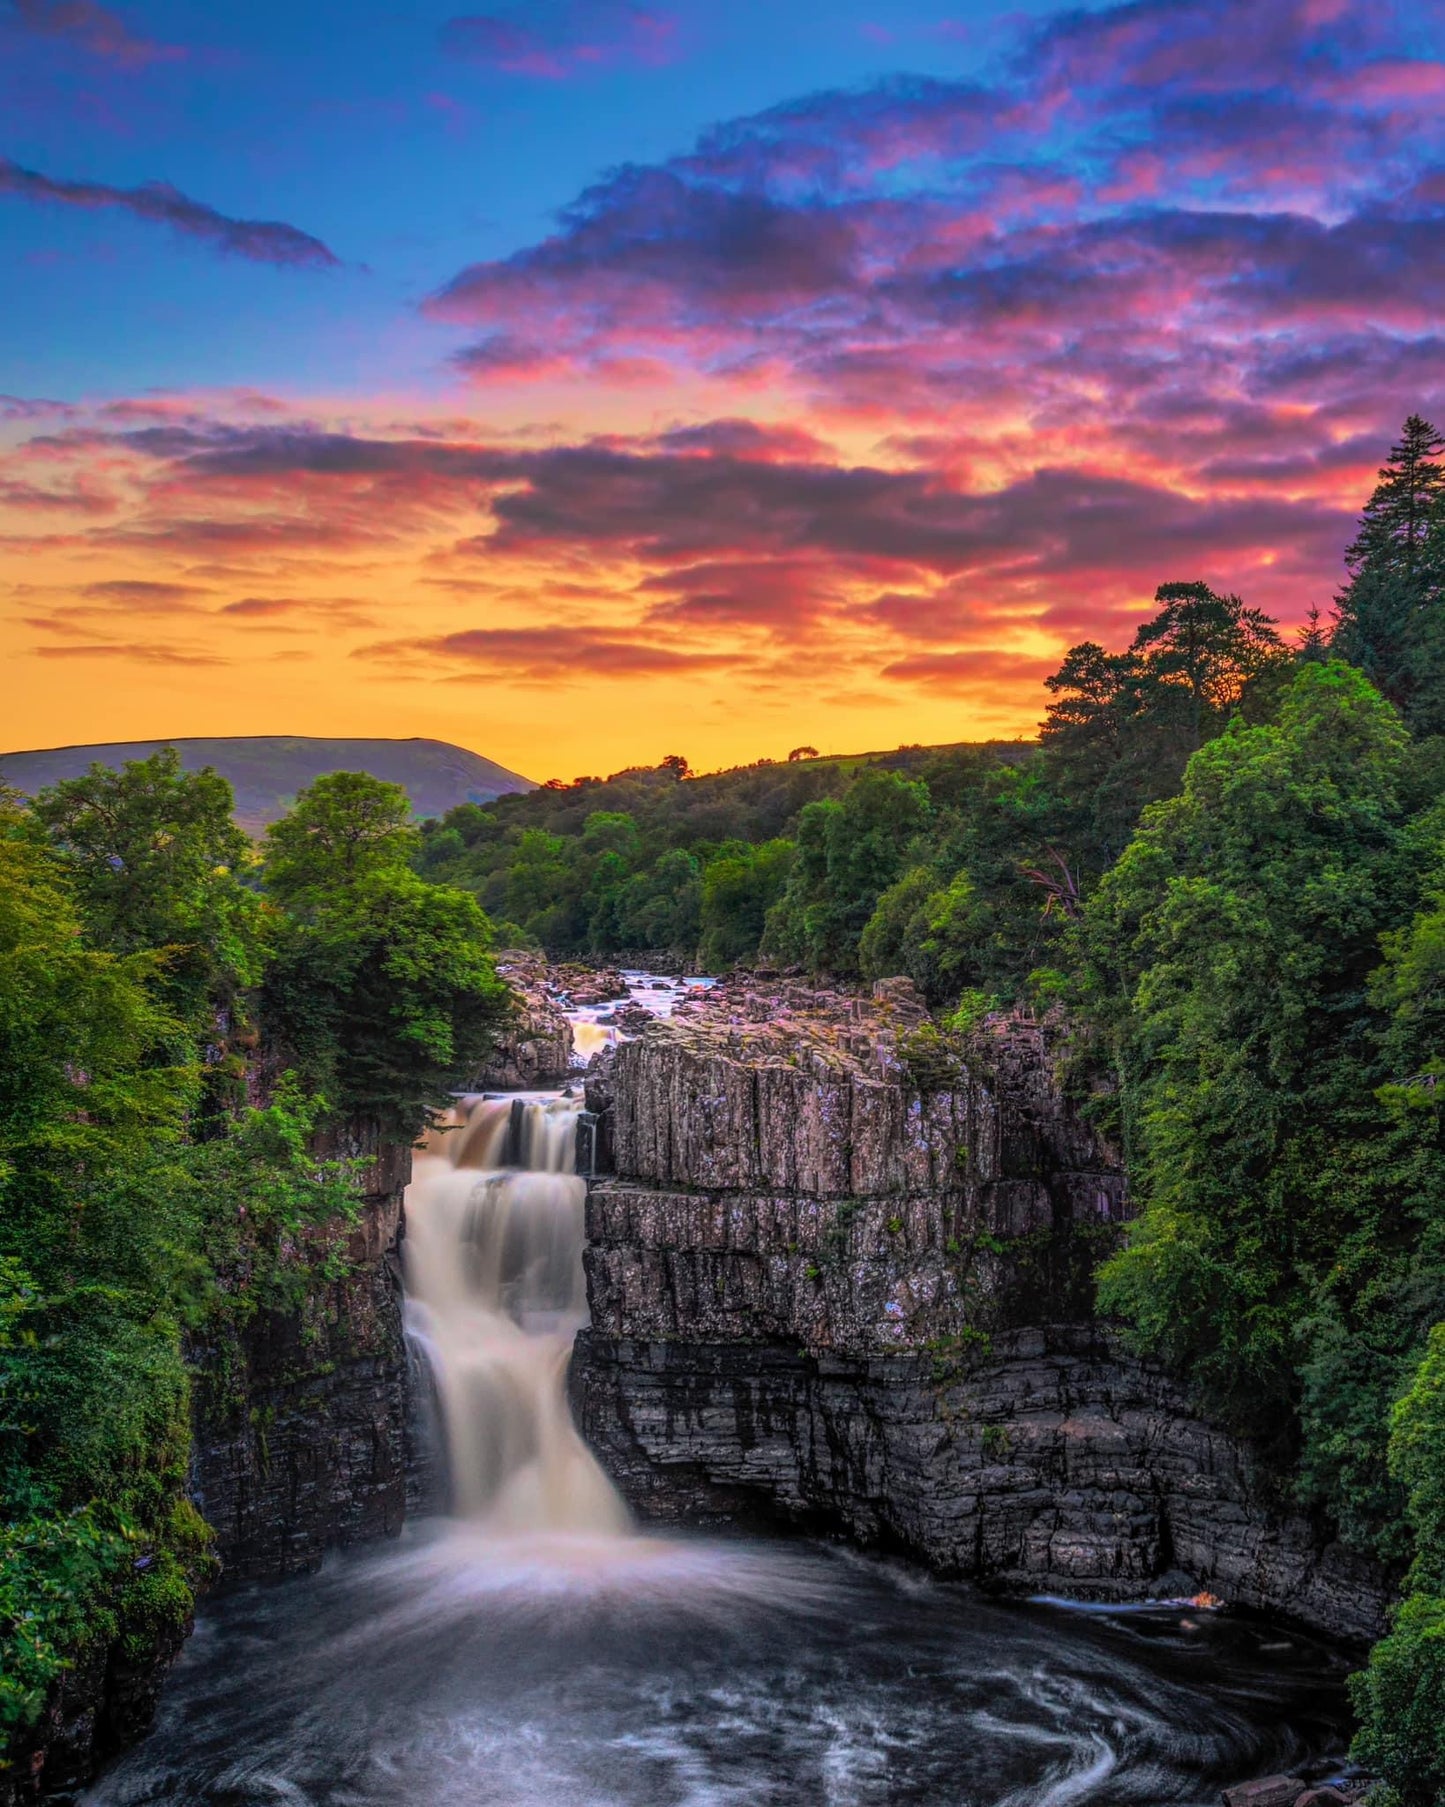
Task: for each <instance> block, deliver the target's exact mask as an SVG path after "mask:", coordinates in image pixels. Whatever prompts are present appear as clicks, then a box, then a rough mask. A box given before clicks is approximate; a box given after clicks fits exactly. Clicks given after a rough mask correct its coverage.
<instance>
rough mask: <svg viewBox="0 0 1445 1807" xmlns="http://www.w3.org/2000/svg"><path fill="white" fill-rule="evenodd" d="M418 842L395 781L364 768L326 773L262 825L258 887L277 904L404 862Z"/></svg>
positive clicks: (402, 793)
mask: <svg viewBox="0 0 1445 1807" xmlns="http://www.w3.org/2000/svg"><path fill="white" fill-rule="evenodd" d="M420 848H421V836H420V833H419V831H418V830H417V829H416V828H415V827H414V826H413V824H412V820H411V802H410V799H409V798H408V797H407V794H406V791H405V790H404V789H403V787H402V786H401V785H399V784H388V783H387V782H386V781H385V780H384V779H381V778H373V777H372V776H371V774H370V773H369V772H328V773H327V774H326V775H325V776H324V777H321V778H318V779H316V781H315V782H314V783H313V784H309V785H308V786H307V787H306V789H305V790H303V791H302V792H301V794H300V795H299V796H298V797H297V799H296V803H295V807H294V808H293V809H291V811H290V812H289V813H288V814H286V815H284V816H282V817H281V819H280V821H278V822H273V823H272V824H271V826H270V828H268V829H267V831H266V843H265V861H266V865H265V872H266V889H267V890H268V891H269V892H270V894H271V895H272V896H273V897H275V898H277V899H278V900H279V901H280V902H282V903H290V902H292V901H295V900H299V899H302V898H304V897H305V896H306V895H307V894H308V893H313V892H314V893H320V892H324V891H328V890H334V889H336V888H337V887H338V886H343V885H351V884H355V883H356V882H357V881H358V880H359V879H362V878H365V877H366V876H367V874H368V873H371V872H381V871H386V870H390V869H395V868H397V867H399V866H405V865H406V864H407V862H408V861H409V860H411V859H412V858H413V857H415V856H416V855H417V854H418V852H419V851H420Z"/></svg>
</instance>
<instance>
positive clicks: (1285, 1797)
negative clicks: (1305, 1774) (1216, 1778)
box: [1224, 1776, 1305, 1807]
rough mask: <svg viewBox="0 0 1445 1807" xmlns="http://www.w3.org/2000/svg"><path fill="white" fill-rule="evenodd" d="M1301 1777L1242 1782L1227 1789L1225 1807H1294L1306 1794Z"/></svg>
mask: <svg viewBox="0 0 1445 1807" xmlns="http://www.w3.org/2000/svg"><path fill="white" fill-rule="evenodd" d="M1304 1786H1305V1785H1304V1782H1303V1781H1302V1779H1301V1778H1300V1777H1299V1776H1264V1777H1263V1778H1261V1780H1259V1781H1257V1782H1241V1783H1240V1784H1239V1786H1238V1787H1237V1788H1226V1789H1225V1791H1224V1807H1294V1804H1295V1801H1296V1799H1297V1798H1298V1797H1299V1796H1300V1795H1301V1794H1302V1793H1303V1792H1304Z"/></svg>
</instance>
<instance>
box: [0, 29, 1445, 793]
mask: <svg viewBox="0 0 1445 1807" xmlns="http://www.w3.org/2000/svg"><path fill="white" fill-rule="evenodd" d="M465 3H466V0H450V4H447V3H445V0H443V3H439V4H431V3H430V0H423V3H421V4H411V5H408V6H406V7H395V6H383V5H380V4H376V3H375V0H345V3H344V4H343V3H341V0H309V3H308V4H305V5H299V6H298V5H296V4H295V0H291V3H290V4H287V5H282V4H280V3H279V0H249V3H248V4H246V5H241V4H237V3H235V0H211V4H209V5H207V6H206V7H204V8H202V7H197V6H195V5H194V4H182V3H181V0H121V3H120V4H118V5H116V6H110V5H103V4H101V3H100V0H0V656H3V659H4V677H5V682H4V684H3V687H0V748H8V749H12V750H13V749H18V748H22V747H38V746H54V745H61V744H66V743H70V742H77V741H105V740H120V739H144V738H157V737H164V736H184V735H217V734H326V735H398V736H401V735H414V734H419V735H431V736H435V737H437V738H439V739H444V740H451V741H455V742H457V743H459V744H461V745H464V746H468V747H471V748H473V749H475V750H476V751H478V752H481V753H483V754H486V755H487V756H489V757H491V758H494V759H498V760H500V761H501V762H502V763H503V764H505V765H508V766H510V767H512V768H513V769H515V770H519V771H522V772H525V773H527V774H528V775H530V776H533V777H536V778H539V779H541V778H547V777H562V778H569V777H572V776H575V775H577V774H580V773H606V772H610V771H613V770H616V769H618V768H620V767H622V766H624V765H628V764H635V763H653V762H655V761H656V760H658V759H660V758H661V757H663V756H664V755H666V754H672V753H681V754H683V755H684V756H685V757H687V758H688V759H690V760H691V762H692V764H693V766H694V767H695V768H697V769H700V770H701V769H713V768H717V767H722V766H728V765H733V764H739V763H745V762H747V761H751V760H753V759H756V758H760V757H768V758H781V757H784V756H785V755H786V754H787V752H788V751H789V750H790V749H791V748H793V747H796V746H799V745H811V746H814V747H817V748H819V749H821V750H823V751H825V752H827V751H840V752H841V751H850V750H852V751H856V750H864V749H869V748H883V747H893V746H898V745H902V744H910V743H915V742H925V743H936V742H948V741H958V740H967V739H978V738H983V737H986V736H990V735H1015V734H1029V733H1032V732H1033V731H1034V728H1035V725H1036V724H1037V722H1038V720H1039V717H1040V715H1041V713H1042V709H1043V706H1044V703H1045V702H1046V700H1047V693H1046V692H1045V690H1044V688H1043V680H1044V678H1045V677H1046V676H1047V674H1048V673H1049V672H1051V671H1053V670H1054V669H1056V667H1057V665H1058V663H1059V660H1060V658H1061V656H1062V654H1063V653H1064V651H1065V650H1066V649H1067V648H1068V647H1069V646H1070V645H1072V644H1074V643H1076V642H1078V641H1080V640H1086V639H1092V640H1098V641H1101V642H1102V643H1103V644H1105V645H1106V646H1108V647H1110V648H1117V647H1122V646H1123V645H1125V644H1127V642H1128V640H1129V638H1130V637H1131V635H1132V633H1133V631H1134V628H1135V626H1136V625H1137V624H1138V622H1139V621H1140V620H1141V619H1143V618H1144V617H1145V616H1147V614H1148V613H1149V610H1150V599H1151V598H1152V595H1153V592H1154V590H1155V588H1156V586H1157V585H1158V584H1160V583H1163V582H1169V581H1177V580H1189V579H1196V578H1202V579H1204V580H1205V581H1207V582H1209V583H1210V584H1212V585H1214V587H1215V588H1217V589H1225V590H1231V591H1235V592H1237V593H1239V594H1241V595H1242V596H1244V598H1245V599H1246V601H1248V602H1249V603H1251V604H1257V605H1261V606H1263V607H1265V608H1268V609H1269V610H1271V611H1272V612H1274V613H1275V614H1276V615H1278V616H1279V617H1280V619H1281V620H1282V621H1283V622H1284V623H1286V624H1287V625H1289V626H1291V627H1293V626H1296V625H1298V624H1300V623H1301V622H1303V621H1304V619H1305V618H1306V615H1307V613H1308V611H1309V610H1310V609H1311V608H1312V607H1319V608H1321V609H1324V610H1325V611H1328V609H1329V606H1330V602H1331V598H1332V597H1333V595H1334V593H1335V591H1336V589H1337V588H1338V585H1339V582H1340V580H1341V577H1342V574H1343V568H1342V553H1343V550H1344V547H1345V546H1346V544H1347V543H1348V541H1349V539H1350V537H1351V533H1352V528H1353V522H1354V519H1355V517H1356V515H1357V514H1358V511H1359V508H1360V505H1361V503H1362V502H1363V500H1364V499H1365V497H1366V496H1367V495H1368V493H1369V489H1370V487H1371V484H1372V482H1373V480H1374V473H1375V470H1376V467H1377V466H1378V465H1379V463H1380V461H1381V459H1382V458H1383V457H1384V456H1385V455H1386V453H1387V451H1388V448H1389V444H1390V442H1391V439H1392V438H1393V437H1395V436H1396V435H1397V433H1398V429H1399V425H1400V423H1401V421H1402V420H1403V419H1404V417H1405V415H1406V414H1408V413H1410V412H1412V411H1419V412H1423V413H1425V414H1426V415H1427V416H1430V417H1432V418H1435V419H1437V420H1439V419H1440V417H1441V416H1442V415H1445V0H1393V3H1392V0H1368V3H1359V0H1129V3H1126V4H1123V5H1103V4H1095V5H1090V6H1076V7H1071V8H1068V9H1060V8H1058V7H1056V6H1053V5H1050V4H1046V3H1044V0H1038V3H1036V4H1024V5H1021V4H1019V3H1018V0H1009V4H1007V5H1004V4H994V3H993V0H889V4H888V5H887V6H881V5H879V4H878V3H877V0H826V3H824V0H766V3H765V0H728V3H727V4H726V5H724V4H720V3H718V0H708V3H703V0H656V4H648V5H646V6H641V5H632V4H619V3H614V0H524V3H523V4H518V5H504V4H502V3H501V0H496V3H495V4H494V5H492V4H491V0H481V3H482V4H483V5H488V6H489V10H482V11H471V12H468V11H463V10H460V7H461V6H463V5H464V4H465Z"/></svg>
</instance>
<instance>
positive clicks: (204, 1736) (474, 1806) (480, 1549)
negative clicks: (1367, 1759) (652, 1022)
mask: <svg viewBox="0 0 1445 1807" xmlns="http://www.w3.org/2000/svg"><path fill="white" fill-rule="evenodd" d="M670 1001H671V1000H670V998H668V999H666V1000H659V1002H661V1003H664V1004H665V1003H667V1002H670ZM580 1108H581V1107H580V1099H579V1098H578V1097H577V1096H576V1095H575V1094H574V1093H572V1092H562V1093H549V1094H541V1093H533V1094H524V1095H520V1096H515V1097H506V1096H486V1097H478V1098H470V1099H464V1100H462V1101H461V1102H460V1103H459V1105H458V1109H457V1112H456V1113H455V1121H454V1123H453V1124H452V1126H451V1127H449V1128H448V1129H446V1130H444V1131H442V1132H440V1133H439V1134H434V1135H433V1136H432V1137H431V1138H430V1139H429V1141H428V1144H427V1146H426V1147H425V1149H424V1150H423V1151H422V1153H420V1154H419V1156H418V1158H417V1162H416V1167H415V1173H414V1178H413V1182H412V1186H411V1188H410V1190H409V1192H408V1194H407V1200H406V1222H407V1234H406V1239H405V1245H404V1260H405V1272H406V1287H407V1304H406V1309H407V1321H408V1331H409V1335H410V1337H411V1339H412V1342H413V1346H414V1348H415V1349H416V1350H417V1351H418V1352H419V1353H420V1354H421V1355H422V1356H423V1358H424V1360H425V1363H426V1366H427V1368H428V1370H429V1371H430V1375H431V1377H432V1382H433V1386H434V1391H435V1396H436V1402H437V1407H438V1410H437V1413H436V1417H437V1420H438V1432H439V1437H440V1441H441V1443H442V1444H443V1446H444V1453H445V1469H446V1474H447V1479H448V1488H449V1515H448V1516H446V1517H440V1518H436V1519H432V1520H430V1521H423V1522H422V1523H420V1524H416V1525H413V1526H411V1527H409V1528H408V1531H407V1533H406V1535H405V1536H404V1537H403V1538H402V1539H401V1540H400V1541H399V1542H398V1543H397V1544H395V1545H391V1546H389V1547H387V1548H386V1549H384V1550H380V1551H377V1550H372V1551H370V1552H367V1553H364V1554H352V1555H348V1556H345V1557H340V1558H334V1559H333V1560H331V1561H330V1562H328V1564H327V1566H326V1568H325V1569H324V1570H323V1572H322V1573H321V1574H319V1575H316V1576H313V1577H310V1578H307V1579H305V1580H301V1581H296V1580H292V1581H288V1582H286V1583H284V1584H279V1585H271V1586H267V1587H252V1588H249V1589H247V1590H245V1591H242V1592H238V1593H234V1594H231V1595H229V1596H223V1597H221V1598H219V1599H217V1600H215V1601H214V1602H212V1603H210V1604H208V1605H207V1607H206V1608H205V1610H204V1611H203V1612H202V1614H201V1615H200V1617H199V1619H198V1622H197V1626H196V1631H195V1634H194V1636H193V1637H192V1638H191V1640H190V1643H189V1644H188V1646H187V1648H186V1651H185V1653H184V1654H183V1656H182V1658H181V1661H180V1663H179V1664H178V1666H177V1668H176V1671H175V1674H174V1676H173V1678H172V1680H171V1681H170V1683H169V1684H168V1686H167V1689H166V1692H165V1695H164V1697H163V1700H162V1704H161V1710H160V1714H159V1717H158V1720H157V1723H156V1726H155V1729H154V1730H153V1731H152V1733H151V1734H150V1736H149V1737H148V1738H147V1739H146V1740H145V1741H144V1743H142V1744H141V1745H139V1746H137V1747H136V1748H135V1749H134V1750H133V1751H131V1752H130V1753H129V1754H128V1755H127V1756H126V1757H125V1758H123V1759H122V1761H121V1762H120V1763H119V1765H118V1766H117V1767H116V1768H115V1769H114V1770H112V1771H111V1772H110V1774H109V1775H108V1776H106V1777H105V1778H103V1779H102V1781H101V1782H100V1783H99V1784H97V1785H96V1787H95V1788H93V1789H92V1790H91V1792H90V1793H89V1794H88V1795H87V1796H86V1799H87V1800H88V1801H89V1802H90V1803H92V1807H139V1804H140V1803H159V1802H171V1803H174V1802H179V1803H197V1804H208V1807H250V1804H251V1803H263V1802H277V1803H291V1804H295V1807H306V1804H315V1807H875V1804H876V1807H910V1804H912V1803H918V1804H919V1807H923V1804H925V1803H927V1804H928V1807H1063V1804H1064V1803H1077V1804H1080V1807H1124V1804H1126V1803H1137V1804H1139V1807H1146V1804H1147V1807H1153V1804H1155V1803H1163V1802H1188V1803H1200V1804H1201V1807H1202V1804H1203V1803H1205V1802H1214V1801H1217V1800H1218V1798H1219V1791H1220V1788H1221V1787H1222V1786H1224V1785H1225V1784H1228V1783H1230V1782H1234V1781H1238V1780H1240V1779H1242V1778H1244V1777H1247V1776H1250V1775H1258V1774H1262V1773H1267V1772H1270V1771H1281V1770H1294V1771H1295V1772H1296V1773H1298V1771H1299V1769H1300V1768H1301V1766H1305V1767H1308V1766H1309V1765H1310V1764H1311V1763H1319V1762H1320V1761H1322V1760H1323V1759H1326V1758H1331V1757H1337V1756H1338V1755H1339V1754H1340V1745H1341V1738H1340V1728H1341V1727H1342V1726H1343V1725H1344V1723H1345V1722H1346V1715H1345V1710H1344V1706H1343V1691H1342V1685H1341V1678H1342V1665H1341V1664H1340V1663H1339V1662H1338V1660H1336V1659H1335V1658H1333V1657H1332V1656H1331V1655H1330V1654H1329V1653H1328V1652H1327V1651H1326V1650H1324V1649H1323V1648H1322V1647H1321V1646H1319V1645H1318V1644H1315V1643H1313V1642H1311V1641H1310V1640H1307V1639H1305V1638H1302V1637H1297V1636H1294V1635H1292V1634H1288V1633H1283V1632H1280V1631H1278V1630H1275V1629H1272V1628H1269V1627H1266V1626H1263V1625H1258V1624H1254V1623H1251V1622H1249V1621H1246V1620H1242V1619H1237V1618H1234V1617H1232V1616H1229V1615H1225V1614H1214V1613H1201V1612H1196V1611H1193V1610H1191V1609H1189V1608H1182V1607H1177V1606H1172V1607H1171V1606H1161V1607H1157V1608H1152V1609H1146V1610H1139V1609H1128V1608H1122V1609H1093V1610H1090V1611H1087V1612H1084V1611H1079V1610H1075V1609H1071V1608H1069V1607H1068V1606H1067V1605H1064V1604H1062V1603H1045V1602H1036V1603H1032V1604H1026V1603H1004V1602H1000V1601H997V1600H992V1599H988V1598H985V1597H984V1596H983V1595H982V1594H980V1593H979V1592H977V1591H976V1590H974V1589H972V1588H969V1587H966V1586H961V1585H952V1584H947V1583H942V1582H938V1581H934V1580H930V1579H928V1578H927V1577H925V1576H923V1575H921V1574H919V1573H918V1572H916V1571H915V1570H913V1569H911V1568H909V1567H907V1566H905V1565H903V1564H899V1563H891V1562H887V1561H881V1560H876V1559H873V1558H868V1557H863V1556H859V1555H857V1554H855V1553H849V1552H845V1551H842V1550H839V1549H835V1548H831V1547H824V1546H818V1545H813V1544H810V1543H806V1542H802V1541H782V1540H754V1539H718V1538H709V1539H703V1538H692V1537H688V1536H676V1535H673V1536H668V1537H661V1536H652V1535H648V1534H644V1533H642V1532H640V1531H638V1530H637V1529H636V1528H635V1527H634V1526H633V1525H632V1524H631V1522H630V1519H629V1515H628V1513H627V1510H626V1508H625V1506H624V1505H623V1502H622V1501H621V1499H620V1498H619V1496H618V1495H617V1493H616V1491H615V1489H614V1488H613V1487H612V1484H611V1482H610V1481H609V1480H608V1479H607V1477H606V1475H605V1474H604V1473H603V1472H602V1470H601V1468H600V1467H599V1466H598V1464H597V1462H596V1461H595V1459H594V1458H593V1456H592V1455H591V1453H590V1451H589V1450H588V1449H587V1447H586V1446H585V1444H584V1443H583V1442H582V1440H581V1438H580V1437H579V1436H578V1434H577V1431H576V1429H575V1427H574V1426H573V1423H572V1419H571V1415H570V1413H569V1410H568V1407H567V1398H566V1369H567V1363H568V1359H569V1354H570V1350H571V1345H572V1340H573V1338H574V1336H575V1334H576V1332H577V1330H578V1329H579V1328H580V1327H581V1326H582V1325H583V1324H585V1322H586V1317H587V1304H586V1291H585V1286H584V1283H583V1272H582V1250H583V1240H584V1228H583V1209H584V1202H585V1191H586V1184H585V1181H584V1180H583V1179H581V1178H579V1177H578V1175H577V1173H576V1171H575V1149H576V1145H577V1128H578V1118H579V1113H580Z"/></svg>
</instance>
